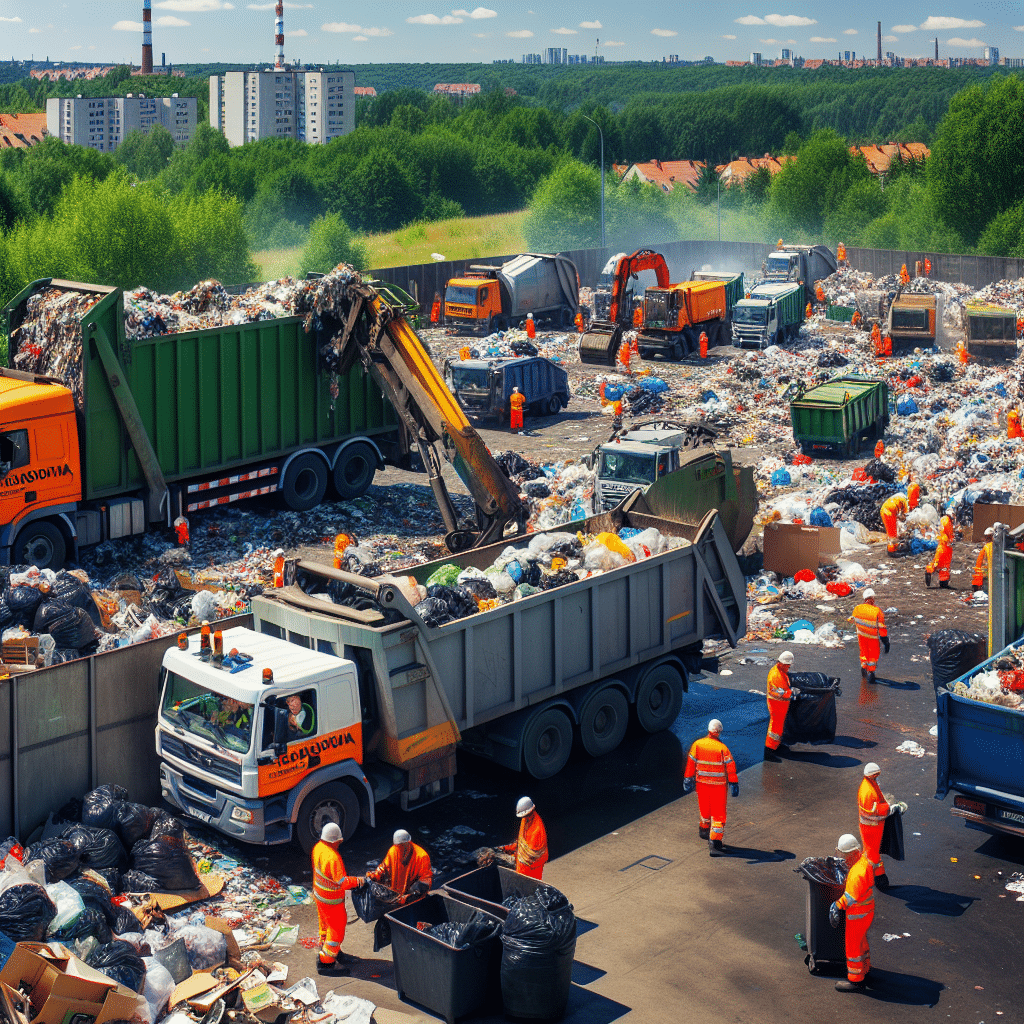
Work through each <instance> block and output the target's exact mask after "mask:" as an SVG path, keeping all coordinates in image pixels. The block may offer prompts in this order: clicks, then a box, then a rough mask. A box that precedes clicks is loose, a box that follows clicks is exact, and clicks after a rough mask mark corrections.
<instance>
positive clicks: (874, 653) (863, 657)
mask: <svg viewBox="0 0 1024 1024" xmlns="http://www.w3.org/2000/svg"><path fill="white" fill-rule="evenodd" d="M846 621H847V622H852V623H853V624H854V625H855V626H856V627H857V644H858V646H859V647H860V678H861V682H866V683H874V682H875V670H876V669H877V668H878V644H879V641H881V643H882V646H884V647H885V653H886V654H888V653H889V633H888V631H887V630H886V628H885V615H884V614H883V612H882V609H881V608H879V607H878V605H876V604H875V592H874V590H873V589H872V588H871V587H868V588H867V590H865V591H864V595H863V601H862V602H861V603H860V604H859V605H857V607H856V608H854V609H853V614H852V615H851V616H850V617H849V618H848V619H847V620H846Z"/></svg>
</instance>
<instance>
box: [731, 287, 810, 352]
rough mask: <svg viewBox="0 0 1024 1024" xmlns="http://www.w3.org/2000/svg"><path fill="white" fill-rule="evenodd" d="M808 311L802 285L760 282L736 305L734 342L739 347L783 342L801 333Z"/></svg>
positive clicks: (765, 345)
mask: <svg viewBox="0 0 1024 1024" xmlns="http://www.w3.org/2000/svg"><path fill="white" fill-rule="evenodd" d="M804 310H805V303H804V290H803V286H802V285H801V284H799V283H791V282H778V283H770V284H760V285H758V286H757V287H756V288H754V289H753V291H751V293H750V298H748V299H740V300H739V302H737V303H736V305H735V306H733V308H732V343H733V344H734V345H736V346H737V347H739V348H747V347H755V348H767V347H768V346H769V345H781V344H783V343H784V342H785V341H787V340H788V339H792V338H795V337H796V336H797V334H799V332H800V325H801V324H802V323H803V322H804Z"/></svg>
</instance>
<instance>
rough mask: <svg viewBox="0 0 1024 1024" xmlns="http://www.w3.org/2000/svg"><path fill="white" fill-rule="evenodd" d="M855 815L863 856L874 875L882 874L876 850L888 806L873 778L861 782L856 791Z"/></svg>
mask: <svg viewBox="0 0 1024 1024" xmlns="http://www.w3.org/2000/svg"><path fill="white" fill-rule="evenodd" d="M857 814H858V817H859V821H860V839H861V843H862V844H863V846H864V856H865V857H866V858H867V859H868V860H869V861H870V862H871V864H872V865H873V866H874V869H875V874H876V875H881V874H883V873H884V869H883V868H882V857H881V854H879V852H878V848H879V847H880V846H881V845H882V833H883V832H884V831H885V819H886V818H887V817H888V815H889V805H888V804H887V803H886V801H885V797H884V796H882V790H881V789H880V788H879V786H878V780H877V779H875V778H865V779H862V780H861V784H860V788H859V789H858V790H857Z"/></svg>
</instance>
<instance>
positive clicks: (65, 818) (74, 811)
mask: <svg viewBox="0 0 1024 1024" xmlns="http://www.w3.org/2000/svg"><path fill="white" fill-rule="evenodd" d="M53 820H54V821H55V822H56V823H57V824H63V823H64V822H72V821H81V820H82V801H81V800H80V799H79V798H78V797H77V796H73V797H72V798H71V799H70V800H69V801H68V802H67V803H66V804H62V805H61V807H60V809H59V810H58V811H57V813H56V814H55V815H54V816H53Z"/></svg>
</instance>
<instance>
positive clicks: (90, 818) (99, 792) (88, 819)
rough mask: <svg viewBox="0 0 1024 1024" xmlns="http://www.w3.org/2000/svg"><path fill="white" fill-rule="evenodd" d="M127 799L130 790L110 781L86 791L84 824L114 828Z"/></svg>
mask: <svg viewBox="0 0 1024 1024" xmlns="http://www.w3.org/2000/svg"><path fill="white" fill-rule="evenodd" d="M57 646H58V647H60V646H61V645H60V644H58V645H57ZM67 646H71V647H73V646H75V645H74V644H69V645H67ZM127 799H128V790H127V789H125V788H124V787H123V786H114V785H111V784H109V783H108V784H107V785H106V786H97V787H96V789H94V790H92V791H91V792H89V793H86V794H85V798H84V799H83V801H82V824H83V825H92V826H93V827H94V828H113V827H114V812H115V811H116V810H117V805H118V804H122V803H124V802H125V801H126V800H127Z"/></svg>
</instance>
